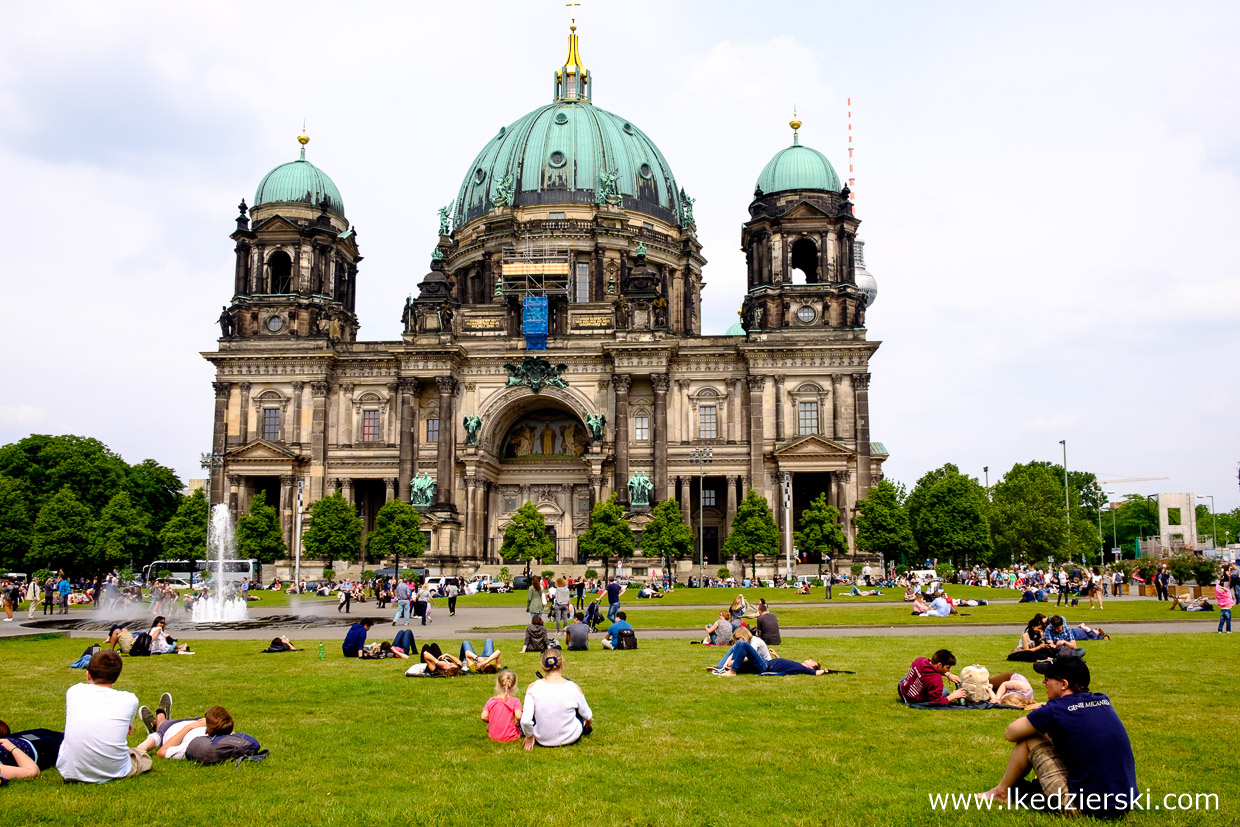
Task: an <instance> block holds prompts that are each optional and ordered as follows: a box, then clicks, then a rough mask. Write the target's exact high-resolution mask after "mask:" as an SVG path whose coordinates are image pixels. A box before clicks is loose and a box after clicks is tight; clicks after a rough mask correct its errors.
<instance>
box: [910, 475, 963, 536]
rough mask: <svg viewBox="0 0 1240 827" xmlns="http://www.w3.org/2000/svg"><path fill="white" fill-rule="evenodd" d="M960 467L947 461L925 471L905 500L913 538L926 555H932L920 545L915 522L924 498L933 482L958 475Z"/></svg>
mask: <svg viewBox="0 0 1240 827" xmlns="http://www.w3.org/2000/svg"><path fill="white" fill-rule="evenodd" d="M959 475H960V469H959V468H957V467H956V466H955V465H953V464H952V463H950V462H949V463H947V464H946V465H944V466H942V467H941V468H936V469H934V470H933V471H927V472H926V473H925V474H923V475H922V476H921V479H919V480H917V484H916V485H914V486H913V490H912V491H911V492H910V493H909V495H908V499H907V500H906V501H905V504H904V507H905V510H906V511H907V512H908V524H909V527H910V528H912V530H913V538H914V539H915V540H916V541H917V545H918V547H919V548H920V549H921V552H922V554H923V555H924V556H926V557H931V556H933V555H932V554H931V553H930V551H931V550H930V549H927V548H926V547H925V546H924V545H922V542H921V537H920V536H919V535H918V534H917V524H918V523H919V522H920V521H921V512H922V511H923V510H924V509H925V507H926V499H927V498H928V497H929V496H930V489H931V488H934V486H935V483H938V482H940V481H941V480H944V479H946V478H947V477H950V476H959Z"/></svg>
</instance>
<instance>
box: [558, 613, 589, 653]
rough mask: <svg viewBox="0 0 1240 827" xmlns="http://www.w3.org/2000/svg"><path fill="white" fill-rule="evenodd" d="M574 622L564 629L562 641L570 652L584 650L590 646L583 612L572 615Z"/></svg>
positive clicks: (587, 627)
mask: <svg viewBox="0 0 1240 827" xmlns="http://www.w3.org/2000/svg"><path fill="white" fill-rule="evenodd" d="M573 618H574V620H575V622H574V623H573V624H572V625H571V626H569V627H568V628H567V629H565V630H564V642H565V644H566V645H567V646H568V651H570V652H584V651H586V650H587V649H589V648H590V627H589V626H588V625H586V616H585V613H584V612H577V613H576V614H574V615H573Z"/></svg>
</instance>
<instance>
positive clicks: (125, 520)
mask: <svg viewBox="0 0 1240 827" xmlns="http://www.w3.org/2000/svg"><path fill="white" fill-rule="evenodd" d="M93 534H94V536H93V538H92V541H91V552H92V557H93V558H94V559H93V562H94V563H95V565H96V566H97V567H98V568H99V569H104V570H106V569H110V568H113V567H115V566H121V565H127V564H129V563H130V562H131V561H132V560H133V559H134V557H135V556H136V555H139V554H141V553H142V552H144V551H145V550H146V549H148V548H150V546H151V540H152V534H151V528H150V519H149V518H148V517H147V516H146V514H145V513H144V512H143V511H142V510H141V509H140V508H138V507H137V506H135V505H134V503H133V500H132V499H130V497H129V494H127V493H126V492H124V491H118V492H117V493H116V494H115V495H114V496H113V497H112V499H110V500H108V504H107V505H105V506H104V507H103V513H102V514H100V515H99V519H98V520H97V521H96V522H95V524H94V532H93Z"/></svg>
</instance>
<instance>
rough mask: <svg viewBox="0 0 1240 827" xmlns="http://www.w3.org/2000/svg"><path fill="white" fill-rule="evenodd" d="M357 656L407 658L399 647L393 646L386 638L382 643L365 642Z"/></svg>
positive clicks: (375, 658)
mask: <svg viewBox="0 0 1240 827" xmlns="http://www.w3.org/2000/svg"><path fill="white" fill-rule="evenodd" d="M357 656H358V657H359V658H361V659H362V660H383V659H385V658H400V659H401V660H407V659H408V658H409V656H408V655H406V654H405V653H404V652H403V651H401V649H400V647H398V646H393V645H392V643H391V641H387V640H385V641H383V642H382V643H367V644H366V645H365V646H363V647H362V648H361V650H360V651H358V653H357Z"/></svg>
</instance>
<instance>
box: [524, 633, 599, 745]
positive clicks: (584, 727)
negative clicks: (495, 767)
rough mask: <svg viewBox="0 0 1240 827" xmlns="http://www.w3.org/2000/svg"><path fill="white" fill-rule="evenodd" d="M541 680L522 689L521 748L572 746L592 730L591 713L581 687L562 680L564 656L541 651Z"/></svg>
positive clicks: (561, 653)
mask: <svg viewBox="0 0 1240 827" xmlns="http://www.w3.org/2000/svg"><path fill="white" fill-rule="evenodd" d="M542 668H543V672H544V673H545V677H543V678H540V679H539V680H536V681H534V682H533V683H532V684H530V687H529V688H528V689H526V690H525V705H524V709H523V710H522V712H521V732H522V734H523V735H524V736H525V748H526V749H527V750H531V749H533V748H534V745H535V744H537V745H538V746H540V747H563V746H568V745H570V744H575V743H577V742H578V741H580V740H581V739H582V737H583V736H585V735H589V734H590V733H591V732H592V731H593V730H594V713H593V712H592V711H591V710H590V705H589V704H588V703H586V696H585V695H584V694H582V691H581V687H579V686H578V685H577V684H575V683H573V682H572V681H570V680H568V679H567V678H565V677H564V653H563V652H562V651H561V650H559V649H548V650H547V651H546V652H543V656H542Z"/></svg>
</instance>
